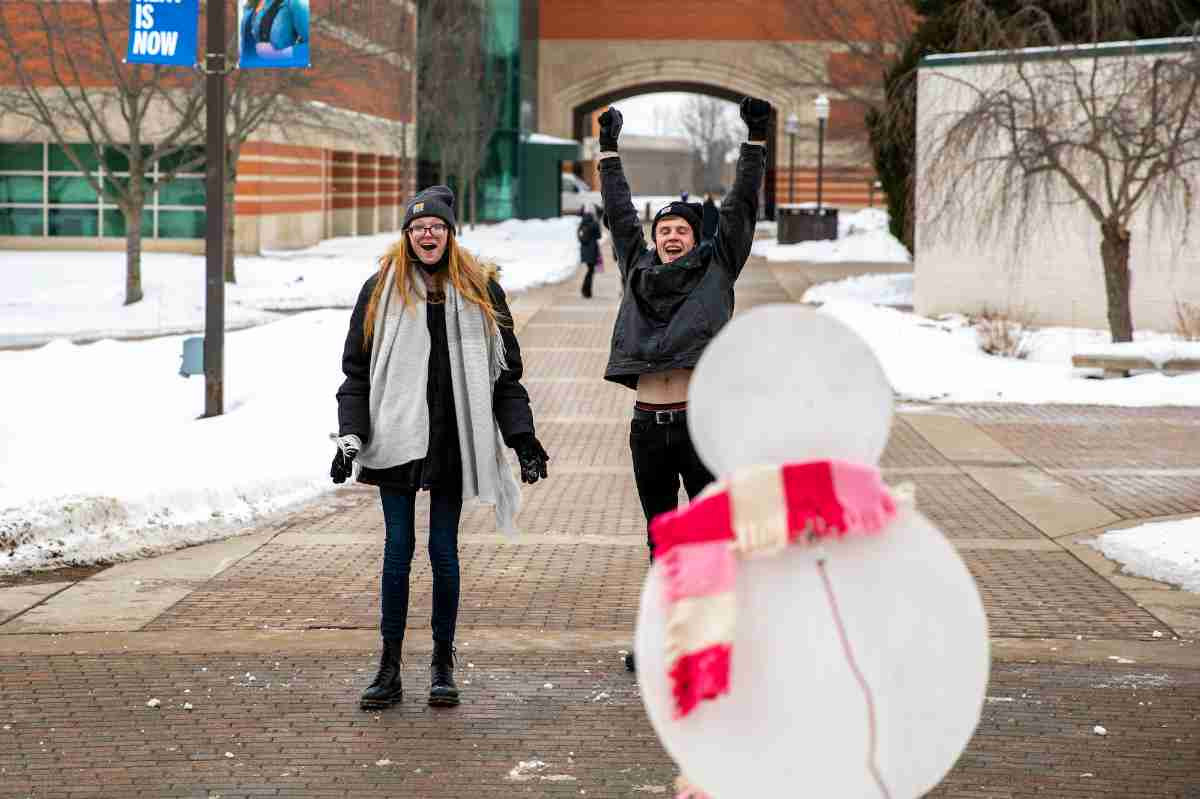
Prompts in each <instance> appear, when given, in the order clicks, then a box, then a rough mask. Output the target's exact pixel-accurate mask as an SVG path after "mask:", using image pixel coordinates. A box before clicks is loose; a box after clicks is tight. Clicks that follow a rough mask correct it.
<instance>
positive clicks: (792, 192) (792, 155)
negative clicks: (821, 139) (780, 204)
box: [788, 133, 796, 205]
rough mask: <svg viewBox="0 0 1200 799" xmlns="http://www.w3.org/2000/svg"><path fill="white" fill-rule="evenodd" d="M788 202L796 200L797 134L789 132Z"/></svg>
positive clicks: (790, 203) (792, 202)
mask: <svg viewBox="0 0 1200 799" xmlns="http://www.w3.org/2000/svg"><path fill="white" fill-rule="evenodd" d="M788 145H789V146H788V151H789V152H788V204H789V205H792V204H794V203H795V202H796V134H795V133H789V134H788Z"/></svg>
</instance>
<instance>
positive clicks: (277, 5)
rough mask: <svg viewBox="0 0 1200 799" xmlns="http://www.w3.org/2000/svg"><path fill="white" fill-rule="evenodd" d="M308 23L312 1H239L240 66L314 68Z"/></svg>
mask: <svg viewBox="0 0 1200 799" xmlns="http://www.w3.org/2000/svg"><path fill="white" fill-rule="evenodd" d="M308 21H309V7H308V0H238V66H239V67H241V68H242V69H272V68H274V69H283V68H289V67H290V68H296V67H308V66H310V65H311V61H310V59H309V49H308V48H309V41H308Z"/></svg>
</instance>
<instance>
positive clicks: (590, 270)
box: [583, 264, 596, 298]
mask: <svg viewBox="0 0 1200 799" xmlns="http://www.w3.org/2000/svg"><path fill="white" fill-rule="evenodd" d="M584 266H586V267H587V274H586V275H584V276H583V296H584V297H585V298H591V296H592V278H593V277H595V276H596V265H595V264H584Z"/></svg>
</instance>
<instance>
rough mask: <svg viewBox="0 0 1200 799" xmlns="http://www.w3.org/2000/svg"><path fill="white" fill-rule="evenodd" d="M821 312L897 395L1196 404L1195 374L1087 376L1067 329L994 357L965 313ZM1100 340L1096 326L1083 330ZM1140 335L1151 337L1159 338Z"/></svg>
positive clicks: (829, 308)
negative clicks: (850, 333) (870, 359)
mask: <svg viewBox="0 0 1200 799" xmlns="http://www.w3.org/2000/svg"><path fill="white" fill-rule="evenodd" d="M820 312H821V313H828V314H832V315H833V316H835V317H837V318H838V319H840V320H841V321H842V322H844V323H845V324H847V325H849V326H850V327H852V328H853V329H854V330H855V331H856V332H857V333H858V334H859V335H860V336H862V337H863V339H865V340H866V342H867V343H868V344H869V345H870V346H871V349H872V350H873V351H874V352H875V355H876V357H878V358H879V361H880V363H881V364H882V365H883V368H884V371H885V372H886V373H887V376H888V379H889V380H890V381H891V383H892V387H893V388H894V389H895V391H896V393H897V394H898V395H899V397H900V398H901V399H910V400H926V401H927V400H941V401H945V402H1021V403H1033V404H1037V403H1049V402H1053V403H1071V404H1080V405H1123V406H1131V407H1133V406H1154V405H1189V406H1195V405H1200V373H1194V374H1188V375H1181V376H1178V377H1166V376H1165V375H1162V374H1159V373H1153V374H1144V375H1138V376H1136V377H1130V378H1125V379H1122V380H1087V379H1084V377H1083V376H1082V371H1081V370H1077V369H1075V368H1073V367H1072V365H1071V357H1070V356H1071V353H1072V352H1074V351H1076V343H1077V342H1078V341H1080V340H1081V339H1083V340H1086V339H1087V338H1088V337H1084V336H1082V335H1081V331H1078V330H1074V329H1071V328H1048V329H1043V330H1040V331H1038V332H1037V333H1035V334H1034V335H1033V339H1032V342H1031V355H1030V357H1029V358H1028V359H1027V360H1016V359H1012V358H1000V357H996V356H992V355H987V354H985V353H984V352H982V351H981V350H980V349H979V340H978V334H977V333H976V331H975V329H974V328H973V327H972V326H971V324H970V321H969V320H968V319H966V318H965V317H958V316H955V317H949V318H946V319H939V320H934V319H927V318H925V317H922V316H917V315H916V314H912V313H903V312H901V311H897V310H894V309H891V308H882V307H879V306H874V305H868V304H866V303H862V302H852V301H831V302H827V303H825V304H824V305H822V306H821V310H820ZM1088 333H1089V336H1090V337H1095V338H1100V337H1103V336H1104V335H1105V334H1104V333H1102V332H1101V331H1088ZM1166 338H1167V337H1166V336H1163V335H1161V334H1153V333H1147V334H1144V335H1143V337H1142V339H1143V341H1145V342H1147V345H1148V346H1149V345H1150V343H1151V342H1154V341H1157V340H1161V339H1166Z"/></svg>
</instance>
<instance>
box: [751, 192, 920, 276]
mask: <svg viewBox="0 0 1200 799" xmlns="http://www.w3.org/2000/svg"><path fill="white" fill-rule="evenodd" d="M805 205H811V203H805ZM752 252H753V254H754V255H761V256H764V257H765V258H766V259H767V260H768V261H816V262H821V263H828V262H837V261H846V262H861V263H871V262H877V263H909V262H911V261H912V255H911V254H910V253H909V252H908V249H907V248H906V247H905V246H904V245H903V244H901V243H900V241H899V240H898V239H896V237H895V236H893V235H892V234H891V233H889V232H888V214H887V211H883V210H881V209H879V208H864V209H862V210H861V211H855V212H853V213H849V214H839V215H838V237H837V239H835V240H833V241H802V242H800V243H799V244H779V243H777V240H776V241H772V240H769V239H762V240H759V241H756V242H755V243H754V248H753V250H752Z"/></svg>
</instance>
